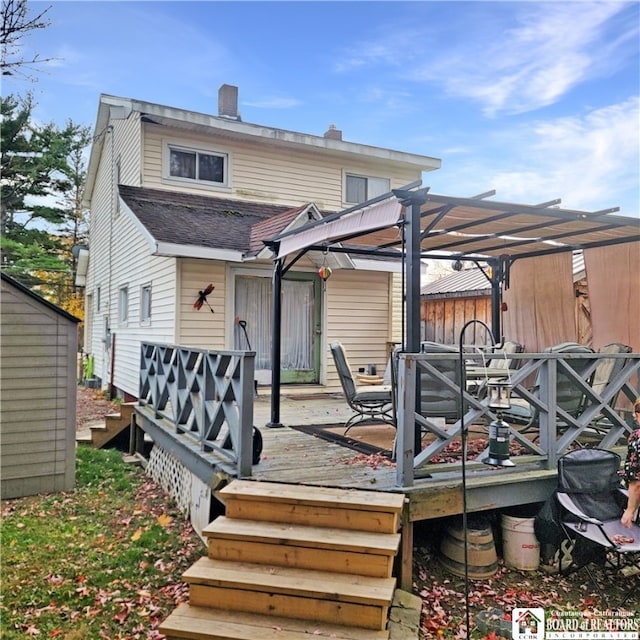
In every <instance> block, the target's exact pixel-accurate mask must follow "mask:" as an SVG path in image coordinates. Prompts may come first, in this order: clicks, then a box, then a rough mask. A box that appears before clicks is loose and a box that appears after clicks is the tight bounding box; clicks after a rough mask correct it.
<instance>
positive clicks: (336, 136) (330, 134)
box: [324, 124, 342, 140]
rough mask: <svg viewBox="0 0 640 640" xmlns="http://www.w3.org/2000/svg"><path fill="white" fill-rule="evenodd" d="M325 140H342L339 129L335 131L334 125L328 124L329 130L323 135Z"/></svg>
mask: <svg viewBox="0 0 640 640" xmlns="http://www.w3.org/2000/svg"><path fill="white" fill-rule="evenodd" d="M324 137H325V138H329V139H330V140H342V131H340V129H336V125H335V124H330V125H329V128H328V129H327V130H326V131H325V133H324Z"/></svg>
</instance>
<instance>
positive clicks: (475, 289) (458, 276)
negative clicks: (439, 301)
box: [420, 267, 491, 298]
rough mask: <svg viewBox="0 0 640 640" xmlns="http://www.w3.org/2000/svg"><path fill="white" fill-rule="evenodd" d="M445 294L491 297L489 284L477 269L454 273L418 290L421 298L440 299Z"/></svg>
mask: <svg viewBox="0 0 640 640" xmlns="http://www.w3.org/2000/svg"><path fill="white" fill-rule="evenodd" d="M445 293H464V294H465V296H488V295H491V282H490V280H489V279H488V278H487V276H485V274H484V273H483V272H482V270H481V269H479V268H477V267H476V268H474V269H463V270H462V271H454V272H453V273H450V274H449V275H446V276H443V277H442V278H438V279H437V280H434V281H433V282H430V283H429V284H426V285H425V286H424V287H422V288H421V289H420V297H421V298H431V297H436V296H437V297H440V296H442V294H445Z"/></svg>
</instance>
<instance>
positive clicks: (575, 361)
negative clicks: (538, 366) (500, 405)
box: [504, 342, 594, 433]
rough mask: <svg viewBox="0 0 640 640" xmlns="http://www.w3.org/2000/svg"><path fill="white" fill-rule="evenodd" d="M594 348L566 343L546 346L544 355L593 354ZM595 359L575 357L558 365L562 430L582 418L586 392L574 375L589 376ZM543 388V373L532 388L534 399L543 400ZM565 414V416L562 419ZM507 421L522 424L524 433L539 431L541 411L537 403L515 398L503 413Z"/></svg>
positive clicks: (557, 378) (558, 410)
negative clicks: (541, 398)
mask: <svg viewBox="0 0 640 640" xmlns="http://www.w3.org/2000/svg"><path fill="white" fill-rule="evenodd" d="M593 352H594V351H593V349H591V348H590V347H587V346H585V345H581V344H577V343H575V342H563V343H561V344H557V345H555V346H553V347H547V348H546V349H545V350H544V353H567V354H575V353H577V354H579V353H585V354H586V353H593ZM592 363H593V360H591V359H589V358H572V359H568V360H567V361H566V363H565V362H564V361H559V362H558V371H557V376H556V407H555V411H557V415H558V426H559V428H563V426H564V425H565V424H567V419H565V417H564V416H567V418H576V417H577V416H578V415H580V413H581V411H582V409H583V407H584V393H583V390H582V389H581V388H580V387H579V386H578V385H577V384H576V382H575V381H574V380H573V378H572V375H580V376H582V375H583V374H586V372H587V371H588V370H589V368H590V366H591V364H592ZM592 377H593V373H592V374H591V375H587V378H588V380H587V382H590V381H591V379H592ZM541 385H542V377H541V373H538V376H537V377H536V380H535V383H534V385H533V388H532V389H531V390H530V392H531V394H532V395H533V396H535V398H540V388H541ZM563 414H564V416H563ZM504 419H505V420H506V421H507V422H508V423H510V424H512V423H515V424H516V425H517V424H519V425H523V426H522V428H520V429H519V431H520V432H521V433H524V432H526V431H528V430H536V429H537V428H538V425H539V420H540V409H539V408H538V407H537V406H536V405H535V404H534V403H530V402H527V401H526V400H525V399H523V398H518V397H512V398H511V408H510V409H507V410H506V411H504Z"/></svg>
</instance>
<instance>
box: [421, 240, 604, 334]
mask: <svg viewBox="0 0 640 640" xmlns="http://www.w3.org/2000/svg"><path fill="white" fill-rule="evenodd" d="M572 268H573V285H574V290H575V325H576V334H577V341H578V342H580V344H587V345H591V343H592V341H593V333H592V329H591V319H590V308H589V294H588V286H587V278H586V272H585V266H584V255H583V253H582V251H576V252H574V254H573V257H572ZM505 307H506V305H504V304H503V305H502V313H503V314H504V313H505V312H507V311H508V309H507V308H505ZM473 319H476V320H481V321H483V322H484V323H485V324H487V325H491V275H490V273H488V272H486V271H484V270H483V269H481V268H480V267H477V266H476V267H467V268H464V269H461V270H459V271H453V272H452V273H449V274H447V275H445V276H442V277H441V278H438V279H437V280H433V281H432V282H429V283H428V284H426V285H424V286H423V287H422V288H421V289H420V321H421V322H420V324H421V339H422V340H429V341H433V342H441V343H444V344H457V342H458V339H459V335H460V331H461V329H462V327H463V326H464V325H465V323H467V322H468V321H469V320H473ZM507 337H508V336H507ZM465 339H466V340H467V341H468V342H470V343H472V344H484V343H485V342H486V340H487V334H486V332H484V331H482V330H481V329H480V328H476V327H470V329H469V335H465Z"/></svg>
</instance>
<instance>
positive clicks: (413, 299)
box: [403, 190, 426, 451]
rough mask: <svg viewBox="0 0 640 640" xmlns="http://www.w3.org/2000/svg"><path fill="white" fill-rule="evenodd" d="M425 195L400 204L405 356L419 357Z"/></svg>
mask: <svg viewBox="0 0 640 640" xmlns="http://www.w3.org/2000/svg"><path fill="white" fill-rule="evenodd" d="M425 193H426V191H424V190H421V191H414V192H410V193H409V194H408V196H409V197H408V198H407V199H406V200H405V201H404V202H403V204H404V205H405V206H407V207H408V211H407V215H406V216H405V238H406V246H405V248H406V260H405V273H406V279H405V280H406V301H405V305H406V323H407V332H406V339H407V344H406V349H407V351H408V352H409V353H420V265H421V259H422V256H421V252H420V214H421V211H420V207H421V205H422V204H424V202H425V201H426V200H425ZM415 398H416V411H419V409H420V376H419V375H417V376H416V395H415ZM420 447H421V433H420V425H418V424H416V425H415V433H414V451H420Z"/></svg>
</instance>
